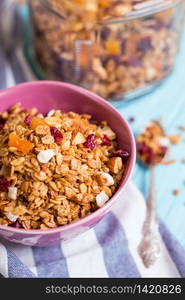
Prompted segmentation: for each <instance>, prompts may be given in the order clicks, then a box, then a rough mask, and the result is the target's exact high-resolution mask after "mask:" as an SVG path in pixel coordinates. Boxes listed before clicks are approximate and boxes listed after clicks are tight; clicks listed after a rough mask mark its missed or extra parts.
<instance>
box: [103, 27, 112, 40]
mask: <svg viewBox="0 0 185 300" xmlns="http://www.w3.org/2000/svg"><path fill="white" fill-rule="evenodd" d="M109 35H110V29H109V27H105V26H104V27H103V29H102V31H101V38H102V40H107V39H108V37H109Z"/></svg>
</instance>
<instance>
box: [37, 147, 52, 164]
mask: <svg viewBox="0 0 185 300" xmlns="http://www.w3.org/2000/svg"><path fill="white" fill-rule="evenodd" d="M53 156H55V152H54V151H53V150H51V149H48V150H41V151H40V152H39V154H38V155H37V159H38V161H39V162H40V163H42V164H46V163H48V162H49V161H50V159H52V157H53Z"/></svg>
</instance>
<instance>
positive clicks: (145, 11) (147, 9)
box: [38, 0, 184, 25]
mask: <svg viewBox="0 0 185 300" xmlns="http://www.w3.org/2000/svg"><path fill="white" fill-rule="evenodd" d="M38 1H39V2H40V3H41V4H42V5H43V6H44V7H45V9H48V10H49V11H50V12H52V13H53V14H55V15H56V16H57V17H59V18H61V19H64V20H65V19H66V18H67V16H64V15H62V14H61V13H59V12H58V11H56V10H55V9H54V8H53V7H52V6H51V4H50V3H49V2H48V0H38ZM69 1H70V0H69ZM183 1H184V0H148V1H146V2H143V3H138V4H135V6H134V10H133V11H131V12H129V13H127V14H125V15H124V16H122V17H117V18H114V17H113V16H111V18H110V19H106V20H102V21H101V20H100V21H98V22H97V23H98V24H101V25H111V24H116V23H120V22H128V21H132V20H137V19H140V18H144V17H147V16H150V15H153V14H157V13H160V12H164V11H165V10H168V9H170V8H173V7H175V6H177V5H178V4H179V3H181V2H183Z"/></svg>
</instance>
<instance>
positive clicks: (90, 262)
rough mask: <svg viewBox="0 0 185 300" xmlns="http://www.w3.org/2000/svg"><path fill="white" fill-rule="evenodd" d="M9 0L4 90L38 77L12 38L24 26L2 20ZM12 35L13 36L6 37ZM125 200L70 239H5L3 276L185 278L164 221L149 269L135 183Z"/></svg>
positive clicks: (179, 250) (2, 54) (1, 60)
mask: <svg viewBox="0 0 185 300" xmlns="http://www.w3.org/2000/svg"><path fill="white" fill-rule="evenodd" d="M5 1H6V5H7V3H8V2H10V3H12V2H13V0H0V89H3V88H6V87H10V86H13V85H15V84H18V83H21V82H25V81H31V80H35V79H36V78H35V77H34V75H33V74H32V72H31V70H30V69H29V67H28V65H27V63H26V61H25V59H24V56H23V54H22V51H21V48H20V47H19V42H18V41H19V39H18V38H17V39H16V41H17V42H15V39H13V36H15V35H16V36H17V37H18V33H19V32H20V27H19V22H17V20H16V17H15V18H13V14H12V11H11V10H8V12H7V14H6V19H9V21H10V23H11V22H13V28H14V31H13V33H12V31H11V30H10V29H11V28H12V27H10V26H4V23H3V22H2V15H5V14H4V12H3V9H4V8H5V7H4V6H2V5H3V3H4V2H5ZM1 13H2V15H1ZM2 23H3V24H2ZM3 26H4V28H3ZM5 31H6V34H5ZM8 35H9V39H5V37H7V36H8ZM10 37H11V38H12V40H11V41H10ZM12 49H13V51H11V50H12ZM122 199H123V201H118V203H117V204H115V206H114V207H113V209H112V211H111V213H109V214H108V215H107V216H106V217H105V218H104V219H103V220H102V221H101V222H100V223H99V224H98V225H97V226H96V227H95V228H93V229H91V230H89V231H87V232H86V233H83V234H81V235H80V236H79V237H77V238H75V239H73V240H71V241H69V242H65V243H61V244H59V245H56V246H52V247H45V248H41V247H29V246H23V245H18V244H13V243H10V242H8V241H5V240H3V239H2V238H1V237H0V277H6V278H7V277H14V278H18V277H19V278H20V277H21V278H22V277H27V278H31V277H44V278H46V277H49V278H56V277H58V278H64V277H73V278H86V277H92V278H99V277H111V278H131V277H145V278H148V277H150V278H151V277H157V278H158V277H167V278H174V277H175V278H178V277H185V250H184V249H183V247H182V246H181V245H180V244H179V243H178V242H177V241H176V240H175V238H174V237H173V236H172V235H171V234H170V232H169V231H168V230H167V229H166V227H165V225H164V224H162V223H161V224H160V233H161V249H162V251H161V256H160V258H159V260H158V261H157V262H156V263H155V265H154V266H152V267H151V268H149V269H147V268H145V267H144V265H143V263H142V261H141V259H140V257H139V254H138V244H139V242H140V240H141V237H142V226H143V221H144V217H145V210H146V205H145V201H144V198H143V196H142V195H141V193H140V192H139V191H138V189H137V188H136V187H135V185H134V184H133V183H129V184H128V186H127V188H126V189H125V191H124V193H123V195H122Z"/></svg>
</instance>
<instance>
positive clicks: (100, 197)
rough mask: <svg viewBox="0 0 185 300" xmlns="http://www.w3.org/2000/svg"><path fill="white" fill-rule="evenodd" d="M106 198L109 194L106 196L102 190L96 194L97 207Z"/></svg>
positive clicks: (101, 204)
mask: <svg viewBox="0 0 185 300" xmlns="http://www.w3.org/2000/svg"><path fill="white" fill-rule="evenodd" d="M108 200H109V196H107V194H106V193H105V192H104V191H102V192H101V193H99V194H98V195H97V196H96V204H97V205H98V207H102V206H103V205H104V204H105V203H106V202H107V201H108Z"/></svg>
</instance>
